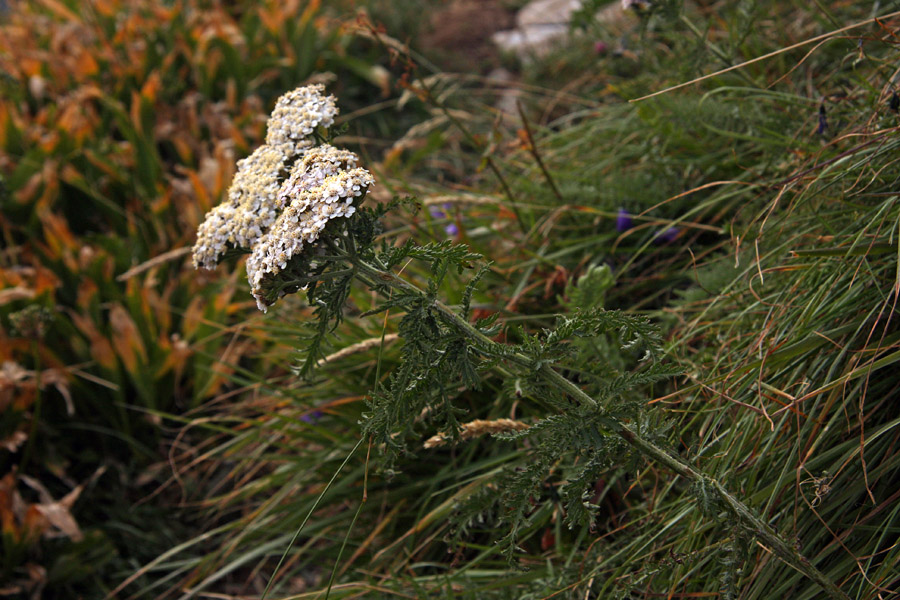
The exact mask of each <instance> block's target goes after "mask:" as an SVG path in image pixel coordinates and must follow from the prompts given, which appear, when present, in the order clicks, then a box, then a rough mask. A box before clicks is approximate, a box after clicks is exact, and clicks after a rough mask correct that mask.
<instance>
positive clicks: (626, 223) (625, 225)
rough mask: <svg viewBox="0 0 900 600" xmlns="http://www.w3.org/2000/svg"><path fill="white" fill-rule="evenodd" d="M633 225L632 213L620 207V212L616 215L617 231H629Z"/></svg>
mask: <svg viewBox="0 0 900 600" xmlns="http://www.w3.org/2000/svg"><path fill="white" fill-rule="evenodd" d="M631 227H632V221H631V215H629V214H628V213H627V212H625V209H624V208H620V209H619V214H617V215H616V231H618V232H619V233H622V232H625V231H628V230H629V229H631Z"/></svg>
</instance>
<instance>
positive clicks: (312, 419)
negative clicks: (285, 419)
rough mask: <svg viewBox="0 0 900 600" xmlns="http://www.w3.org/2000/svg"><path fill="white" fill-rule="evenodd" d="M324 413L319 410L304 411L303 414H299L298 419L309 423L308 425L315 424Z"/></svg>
mask: <svg viewBox="0 0 900 600" xmlns="http://www.w3.org/2000/svg"><path fill="white" fill-rule="evenodd" d="M324 414H325V413H323V412H322V411H321V410H314V411H312V412H311V413H306V414H305V415H303V416H301V417H300V420H301V421H303V422H304V423H309V424H310V425H315V424H316V423H318V422H319V421H320V420H321V419H322V416H323V415H324Z"/></svg>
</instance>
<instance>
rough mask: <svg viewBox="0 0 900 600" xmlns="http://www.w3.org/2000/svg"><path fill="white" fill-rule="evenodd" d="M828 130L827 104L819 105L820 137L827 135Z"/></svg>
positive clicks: (818, 131)
mask: <svg viewBox="0 0 900 600" xmlns="http://www.w3.org/2000/svg"><path fill="white" fill-rule="evenodd" d="M826 129H828V118H827V117H826V116H825V103H824V102H823V103H822V104H820V105H819V127H818V129H817V130H816V132H817V133H818V134H819V135H825V130H826Z"/></svg>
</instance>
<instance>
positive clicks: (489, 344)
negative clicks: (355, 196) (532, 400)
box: [347, 256, 849, 600]
mask: <svg viewBox="0 0 900 600" xmlns="http://www.w3.org/2000/svg"><path fill="white" fill-rule="evenodd" d="M347 258H348V259H349V260H350V261H351V262H352V263H353V265H354V266H355V267H356V268H357V269H358V272H359V274H360V275H363V277H361V279H362V280H363V281H365V282H366V283H368V284H370V285H371V283H373V282H377V283H378V284H380V285H386V286H389V287H392V288H394V289H397V290H400V291H403V292H405V293H408V294H413V295H418V296H425V292H423V291H422V290H421V289H420V288H418V287H416V286H415V285H413V284H411V283H409V282H407V281H405V280H404V279H402V278H400V277H399V276H397V275H395V274H393V273H391V272H389V271H385V270H382V269H379V268H377V267H374V266H372V265H370V264H368V263H366V262H364V261H363V260H361V259H360V258H359V257H358V256H348V257H347ZM432 307H433V308H434V310H436V311H438V312H439V313H441V315H442V316H443V317H444V319H445V320H446V321H447V322H449V323H452V324H453V326H454V327H456V328H457V330H458V331H459V332H460V333H462V334H464V335H465V336H466V337H467V338H469V339H471V340H472V341H473V342H475V343H476V345H477V346H478V348H479V349H480V350H481V351H483V352H485V353H486V354H494V355H497V356H501V357H502V358H503V359H504V360H507V361H509V362H511V363H513V364H515V365H517V366H519V367H521V368H523V369H534V367H535V365H534V362H533V361H532V360H531V359H530V358H528V357H527V356H525V355H524V354H521V353H508V352H503V353H500V352H496V351H493V352H492V349H493V348H496V346H497V345H498V344H497V343H496V342H494V341H493V340H491V339H490V338H488V337H487V336H485V335H484V334H482V333H481V332H480V331H478V329H476V328H475V327H474V326H472V325H471V324H470V323H469V322H468V321H466V320H465V319H463V318H462V317H460V316H459V315H458V314H457V313H456V312H455V311H453V310H452V309H451V308H450V307H448V306H447V305H445V304H443V303H441V302H439V301H437V300H434V301H433V304H432ZM538 373H539V374H540V375H541V377H543V379H544V380H545V381H547V382H548V383H550V384H551V385H553V386H554V387H556V388H557V389H559V390H560V391H562V392H564V393H566V394H568V395H570V396H571V397H572V398H574V399H575V400H577V401H578V402H580V403H581V404H583V405H586V406H588V407H590V408H593V409H597V410H603V409H602V407H600V405H599V403H598V402H597V400H595V399H594V398H592V397H591V396H590V395H588V394H587V393H585V392H584V390H582V389H581V388H580V387H578V386H577V385H575V384H574V383H573V382H571V381H569V380H568V379H566V378H565V377H563V376H562V375H560V374H559V373H558V372H557V371H555V370H554V369H553V368H552V367H551V366H550V365H548V364H546V363H544V364H542V365H541V366H540V367H538ZM606 422H607V427H608V428H609V430H610V431H611V432H612V433H615V434H616V435H618V436H619V437H621V438H622V439H623V440H624V441H625V442H627V443H628V444H629V445H631V446H632V447H633V448H634V449H636V450H637V451H638V452H640V453H641V454H643V455H644V456H646V457H647V458H648V459H650V460H652V461H654V462H656V463H659V464H662V465H664V466H665V467H667V468H668V469H669V470H671V471H673V472H675V473H676V474H678V475H680V476H681V477H684V478H685V479H687V480H688V481H690V482H691V483H697V484H701V485H704V486H705V487H707V488H708V489H712V490H713V491H714V492H715V494H716V495H717V496H718V497H719V499H720V500H721V501H722V504H723V506H724V508H725V509H726V510H727V511H728V512H729V513H730V514H731V515H732V516H733V517H734V518H735V519H737V521H738V522H739V523H740V525H741V527H742V528H743V529H744V530H745V531H747V532H748V533H750V534H751V535H754V536H756V537H757V538H758V539H759V540H760V542H761V543H763V544H764V545H765V547H766V548H767V549H769V550H771V551H772V552H773V553H774V554H775V555H776V556H777V557H778V558H779V559H780V560H782V561H783V562H785V563H787V564H788V565H790V566H791V567H793V568H795V569H796V570H798V571H799V572H801V573H802V574H804V575H806V576H807V577H809V578H810V579H812V580H813V581H815V582H816V583H817V584H819V585H820V586H821V587H822V589H823V590H824V591H825V592H826V593H827V594H828V596H829V597H830V598H834V599H836V600H849V597H848V596H847V595H846V594H845V593H844V592H842V591H841V589H840V588H839V587H838V586H837V585H835V583H834V582H832V581H831V580H830V579H828V578H827V577H826V576H825V574H824V573H822V572H821V571H820V570H818V569H817V568H816V567H814V566H813V565H812V564H811V563H810V562H809V561H808V560H807V559H806V558H805V557H804V556H803V555H802V554H800V552H799V551H798V550H797V549H796V548H795V547H794V546H793V545H792V544H789V543H788V542H786V541H785V540H784V539H783V538H782V537H781V536H780V535H778V533H777V532H776V531H775V530H774V529H773V528H772V527H771V526H769V525H768V524H767V523H766V522H764V521H763V520H762V519H760V518H759V517H758V516H757V515H756V514H754V512H753V511H752V510H751V509H750V508H749V507H748V506H747V505H746V504H744V503H743V502H741V501H740V500H738V499H737V498H736V497H735V496H733V495H732V494H731V493H730V492H728V490H726V489H725V486H723V485H722V484H721V483H719V482H718V481H717V480H715V479H713V478H712V477H710V476H708V475H706V474H705V473H703V472H701V471H698V470H697V469H695V468H694V467H693V466H691V465H690V464H688V463H687V462H686V461H685V460H684V459H683V458H681V457H680V456H677V455H676V454H674V453H672V452H670V451H668V450H666V449H664V448H661V447H660V446H657V445H656V444H654V443H653V442H652V441H650V440H648V439H646V438H644V437H642V436H641V434H640V433H639V432H637V431H636V430H635V429H634V428H633V427H632V426H631V425H629V424H627V423H624V422H623V421H621V420H619V419H617V418H616V417H614V416H613V415H606Z"/></svg>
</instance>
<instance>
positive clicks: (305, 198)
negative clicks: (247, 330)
mask: <svg viewBox="0 0 900 600" xmlns="http://www.w3.org/2000/svg"><path fill="white" fill-rule="evenodd" d="M323 91H324V86H321V85H310V86H306V87H302V88H298V89H296V90H294V91H292V92H288V93H287V94H285V95H284V96H282V97H281V98H279V100H278V102H277V104H276V105H275V110H274V111H273V112H272V115H271V116H270V118H269V123H268V132H267V135H266V144H265V145H263V146H261V147H259V148H257V149H256V151H255V152H253V154H251V155H250V156H248V157H247V158H245V159H243V160H241V161H238V165H237V166H238V168H237V172H236V173H235V176H234V181H233V182H232V184H231V187H230V188H229V190H228V198H227V200H226V201H225V202H223V203H222V204H220V205H219V206H217V207H215V208H214V209H213V210H211V211H210V212H209V213H208V214H207V215H206V219H205V220H204V222H203V223H202V224H201V225H200V227H199V229H198V230H197V243H196V244H195V245H194V266H195V267H198V268H199V267H204V268H207V269H212V268H215V266H216V264H217V263H218V261H219V259H220V258H221V256H222V255H223V254H224V253H225V251H226V250H227V249H228V248H229V246H230V247H234V248H249V249H250V251H251V253H250V257H249V259H248V260H247V276H248V278H249V280H250V286H251V292H252V293H253V295H254V297H255V298H256V301H257V306H259V308H260V310H262V311H265V310H266V308H267V306H268V305H269V304H271V302H272V301H271V300H269V299H268V298H267V296H268V294H267V289H268V288H269V287H271V284H272V283H275V282H277V278H278V276H279V274H281V273H282V272H283V271H284V270H285V269H286V268H287V266H288V262H289V261H290V260H291V258H293V257H295V256H297V255H299V254H300V253H301V252H302V251H303V250H304V248H306V247H308V246H310V245H312V244H314V243H315V242H316V240H317V239H318V238H319V236H320V234H321V233H322V231H323V230H324V229H325V227H326V225H328V223H329V221H331V220H332V219H336V218H338V217H349V216H351V215H352V214H353V213H354V212H356V207H355V206H354V205H353V200H354V199H355V198H359V197H360V196H362V195H364V194H365V193H366V190H367V189H368V188H369V186H371V185H372V184H373V183H374V181H375V180H374V179H373V177H372V175H371V174H370V173H369V172H368V171H366V170H365V169H363V168H360V167H359V166H358V162H359V159H358V157H357V156H356V154H354V153H353V152H350V151H348V150H341V149H338V148H335V147H333V146H330V145H328V144H324V145H321V146H316V145H315V141H314V139H313V133H314V132H315V131H316V130H317V128H318V127H328V126H330V125H332V124H333V123H334V117H335V116H336V115H337V108H336V106H335V99H334V97H333V96H327V97H326V96H323V95H322V92H323Z"/></svg>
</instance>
